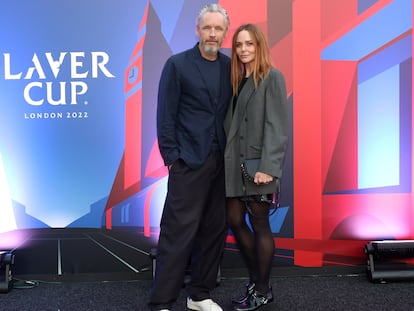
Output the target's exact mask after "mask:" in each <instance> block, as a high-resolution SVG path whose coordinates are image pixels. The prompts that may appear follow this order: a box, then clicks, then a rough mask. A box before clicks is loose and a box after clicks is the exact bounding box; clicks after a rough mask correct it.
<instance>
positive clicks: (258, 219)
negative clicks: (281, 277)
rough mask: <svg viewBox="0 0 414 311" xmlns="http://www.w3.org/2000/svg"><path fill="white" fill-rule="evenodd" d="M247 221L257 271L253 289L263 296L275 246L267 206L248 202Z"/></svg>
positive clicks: (261, 203)
mask: <svg viewBox="0 0 414 311" xmlns="http://www.w3.org/2000/svg"><path fill="white" fill-rule="evenodd" d="M249 206H250V210H251V212H252V214H253V215H251V214H249V220H250V223H251V225H252V228H253V231H254V239H255V240H254V244H255V249H254V254H255V258H256V261H255V265H256V269H257V276H256V277H257V278H256V280H255V283H256V286H255V289H256V290H257V291H258V292H260V293H263V294H266V293H267V292H268V291H269V278H270V272H271V269H272V261H273V254H274V250H275V244H274V241H273V235H272V230H271V228H270V222H269V204H268V203H265V202H249Z"/></svg>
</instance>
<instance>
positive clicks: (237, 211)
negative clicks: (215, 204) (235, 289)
mask: <svg viewBox="0 0 414 311" xmlns="http://www.w3.org/2000/svg"><path fill="white" fill-rule="evenodd" d="M226 219H227V224H228V225H229V227H230V229H231V231H232V232H233V235H234V238H235V239H236V242H237V246H238V247H239V249H240V253H241V255H242V257H243V260H244V261H245V264H246V266H247V269H248V271H249V277H250V282H253V283H255V282H256V281H257V280H258V262H257V258H256V252H255V249H256V247H255V243H256V238H255V236H254V235H253V232H252V230H251V229H250V228H249V226H248V225H247V223H246V206H245V203H244V202H242V201H240V199H238V198H228V199H227V208H226Z"/></svg>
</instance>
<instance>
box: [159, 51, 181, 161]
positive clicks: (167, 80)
mask: <svg viewBox="0 0 414 311" xmlns="http://www.w3.org/2000/svg"><path fill="white" fill-rule="evenodd" d="M177 75H178V74H177V70H176V67H175V64H174V61H173V57H170V58H169V59H168V60H167V62H166V63H165V65H164V68H163V70H162V73H161V78H160V82H159V86H158V106H157V136H158V146H159V149H160V153H161V156H162V158H163V160H164V164H165V165H170V164H173V163H174V162H175V161H176V160H177V159H178V157H179V149H178V147H177V140H176V128H177V127H176V122H177V118H176V116H177V111H178V108H179V98H180V93H181V88H180V83H179V79H178V77H177Z"/></svg>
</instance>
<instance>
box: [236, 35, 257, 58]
mask: <svg viewBox="0 0 414 311" xmlns="http://www.w3.org/2000/svg"><path fill="white" fill-rule="evenodd" d="M236 54H237V57H238V58H239V60H240V61H241V62H242V63H243V64H244V65H247V64H249V65H250V64H252V63H253V62H254V61H255V58H256V47H255V45H254V42H253V40H252V38H251V36H250V33H249V32H248V31H247V30H242V31H240V32H239V34H238V35H237V39H236Z"/></svg>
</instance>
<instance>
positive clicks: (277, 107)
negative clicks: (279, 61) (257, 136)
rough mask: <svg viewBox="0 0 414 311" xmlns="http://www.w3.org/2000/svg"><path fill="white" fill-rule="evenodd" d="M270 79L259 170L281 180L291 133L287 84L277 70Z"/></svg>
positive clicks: (267, 88) (266, 96)
mask: <svg viewBox="0 0 414 311" xmlns="http://www.w3.org/2000/svg"><path fill="white" fill-rule="evenodd" d="M268 78H269V81H268V85H267V87H266V91H265V116H264V120H265V124H264V132H263V148H262V156H261V159H262V161H261V164H260V169H259V170H260V171H262V172H265V173H267V174H269V175H272V176H274V177H277V178H280V177H281V175H282V165H283V158H284V156H285V152H286V148H287V142H288V131H289V114H288V111H289V110H288V102H287V97H286V96H287V95H286V83H285V79H284V77H283V75H282V73H281V72H280V71H278V70H276V69H273V70H272V71H271V72H270V74H269V77H268Z"/></svg>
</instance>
